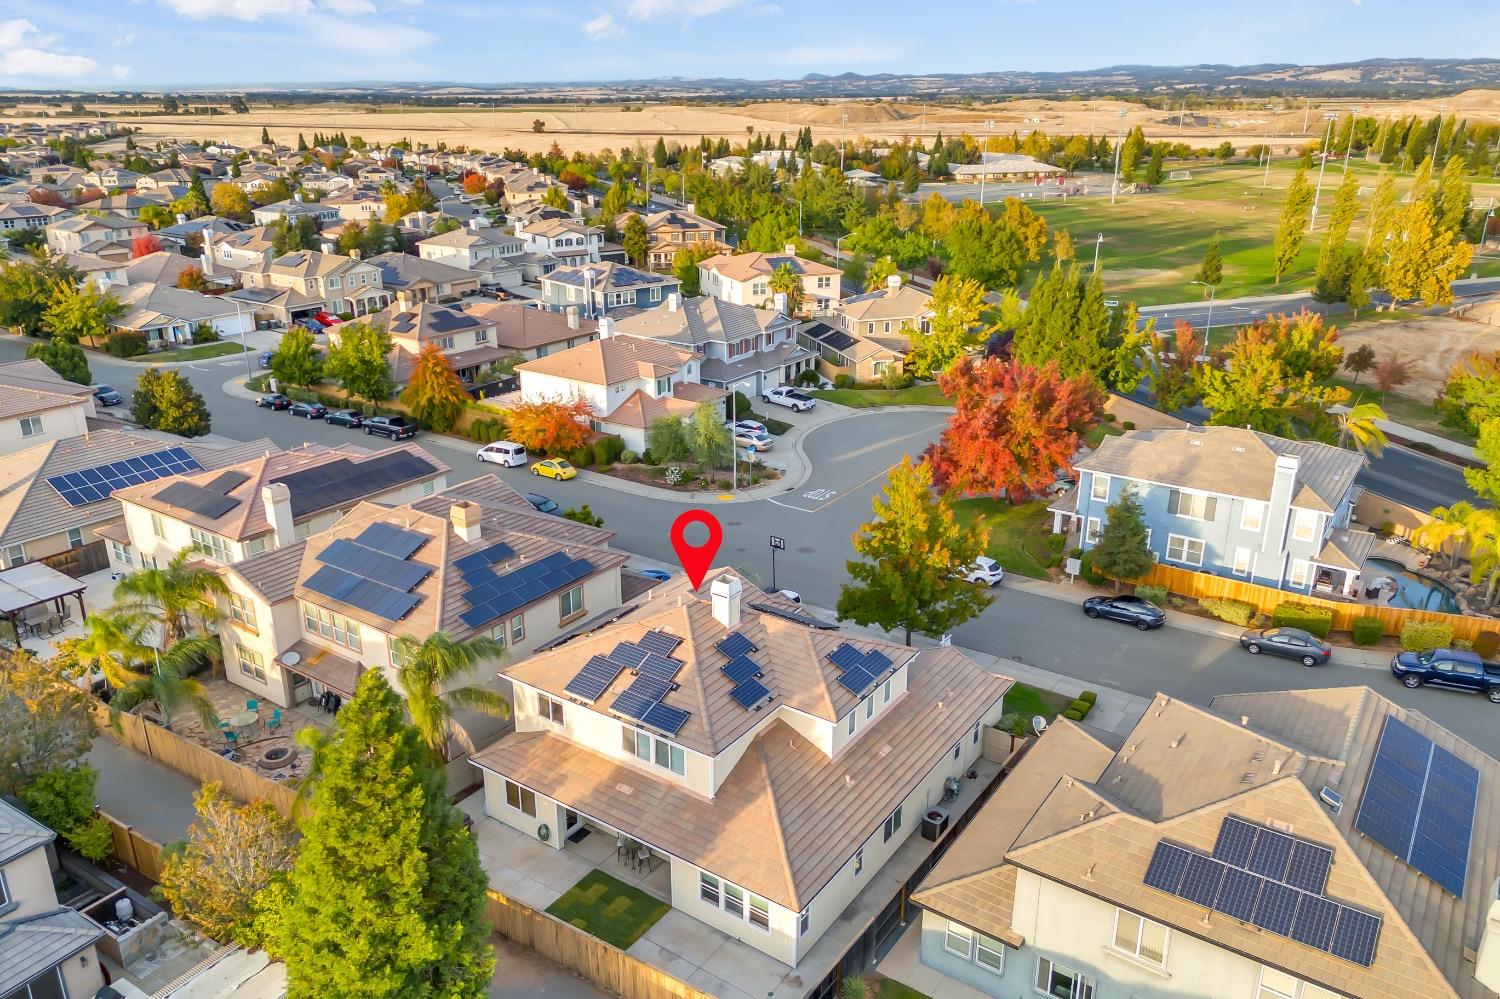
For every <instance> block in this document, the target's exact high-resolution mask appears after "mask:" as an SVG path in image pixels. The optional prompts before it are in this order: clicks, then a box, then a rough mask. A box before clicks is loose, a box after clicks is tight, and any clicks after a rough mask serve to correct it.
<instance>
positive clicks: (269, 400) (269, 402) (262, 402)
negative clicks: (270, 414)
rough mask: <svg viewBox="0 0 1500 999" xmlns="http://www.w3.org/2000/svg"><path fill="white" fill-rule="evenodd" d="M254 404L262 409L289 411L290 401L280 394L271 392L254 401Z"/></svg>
mask: <svg viewBox="0 0 1500 999" xmlns="http://www.w3.org/2000/svg"><path fill="white" fill-rule="evenodd" d="M255 404H256V405H257V406H259V407H260V408H262V409H291V408H292V400H290V399H288V398H287V397H286V396H284V395H282V394H281V393H280V392H271V393H269V394H267V395H263V396H261V397H260V398H259V399H256V400H255Z"/></svg>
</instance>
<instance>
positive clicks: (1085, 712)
mask: <svg viewBox="0 0 1500 999" xmlns="http://www.w3.org/2000/svg"><path fill="white" fill-rule="evenodd" d="M1093 707H1094V706H1093V705H1092V704H1090V703H1089V702H1088V701H1081V700H1080V701H1074V702H1073V703H1072V704H1069V705H1068V710H1069V711H1077V712H1078V715H1079V717H1080V718H1087V717H1088V716H1089V711H1091V710H1092V709H1093Z"/></svg>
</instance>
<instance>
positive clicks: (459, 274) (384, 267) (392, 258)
mask: <svg viewBox="0 0 1500 999" xmlns="http://www.w3.org/2000/svg"><path fill="white" fill-rule="evenodd" d="M365 262H366V263H368V264H373V265H374V266H376V267H378V268H380V280H381V283H382V284H383V285H384V286H385V287H387V288H395V289H398V290H399V289H401V288H408V287H410V286H411V285H413V284H416V283H418V282H421V281H430V282H432V283H433V284H452V283H453V282H455V281H457V282H467V281H473V280H474V279H475V278H476V276H477V275H476V274H475V273H474V272H473V271H471V270H467V269H465V268H463V267H454V266H453V265H451V264H444V263H439V262H437V261H435V260H424V259H422V258H421V257H414V256H412V255H411V254H409V253H382V254H379V255H378V256H374V257H370V258H368V259H367V260H366V261H365Z"/></svg>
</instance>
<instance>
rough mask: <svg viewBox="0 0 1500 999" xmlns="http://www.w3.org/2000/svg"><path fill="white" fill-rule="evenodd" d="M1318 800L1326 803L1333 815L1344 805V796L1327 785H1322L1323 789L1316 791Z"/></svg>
mask: <svg viewBox="0 0 1500 999" xmlns="http://www.w3.org/2000/svg"><path fill="white" fill-rule="evenodd" d="M1318 800H1319V801H1321V802H1323V804H1325V805H1327V806H1328V808H1329V810H1331V811H1332V812H1333V814H1335V815H1337V814H1338V813H1339V811H1340V810H1341V809H1342V808H1343V807H1344V796H1343V795H1341V794H1339V793H1338V792H1337V791H1335V790H1334V789H1333V788H1331V787H1328V786H1327V785H1324V787H1323V790H1321V791H1319V792H1318Z"/></svg>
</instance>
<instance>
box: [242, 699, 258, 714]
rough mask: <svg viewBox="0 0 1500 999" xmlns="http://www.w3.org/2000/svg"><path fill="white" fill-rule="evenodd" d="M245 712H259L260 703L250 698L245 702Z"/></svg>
mask: <svg viewBox="0 0 1500 999" xmlns="http://www.w3.org/2000/svg"><path fill="white" fill-rule="evenodd" d="M245 710H246V711H259V710H260V702H259V701H257V700H255V699H254V698H253V697H252V698H251V699H250V700H248V701H246V702H245Z"/></svg>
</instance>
